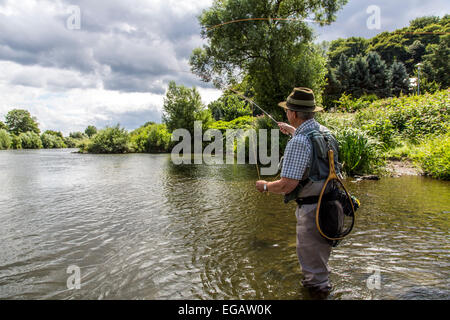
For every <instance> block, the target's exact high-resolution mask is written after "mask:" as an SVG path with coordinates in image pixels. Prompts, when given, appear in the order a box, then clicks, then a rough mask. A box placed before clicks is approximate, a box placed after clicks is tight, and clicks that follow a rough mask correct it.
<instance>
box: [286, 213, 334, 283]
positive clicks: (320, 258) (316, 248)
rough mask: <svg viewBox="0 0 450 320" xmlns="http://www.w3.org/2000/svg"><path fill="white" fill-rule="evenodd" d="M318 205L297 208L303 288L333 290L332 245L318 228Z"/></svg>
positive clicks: (299, 257)
mask: <svg viewBox="0 0 450 320" xmlns="http://www.w3.org/2000/svg"><path fill="white" fill-rule="evenodd" d="M316 207H317V204H308V205H302V206H301V207H299V206H297V210H296V211H295V216H296V217H297V256H298V260H299V262H300V266H301V268H302V272H303V276H304V279H303V281H302V284H303V286H305V287H307V288H314V289H320V290H329V289H331V284H330V281H329V278H328V276H329V274H330V268H329V267H328V259H329V258H330V254H331V245H330V244H329V243H328V242H327V240H325V239H324V238H323V237H322V236H321V235H320V233H319V230H317V227H316Z"/></svg>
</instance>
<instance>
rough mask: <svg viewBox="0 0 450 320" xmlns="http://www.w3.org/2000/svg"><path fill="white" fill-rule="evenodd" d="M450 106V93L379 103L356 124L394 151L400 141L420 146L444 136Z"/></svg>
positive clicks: (359, 116)
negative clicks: (421, 143) (424, 140)
mask: <svg viewBox="0 0 450 320" xmlns="http://www.w3.org/2000/svg"><path fill="white" fill-rule="evenodd" d="M449 106H450V99H449V94H448V91H447V90H443V91H439V92H437V93H435V94H426V95H423V96H409V97H400V98H393V99H385V100H378V101H375V102H374V103H372V104H371V106H370V107H368V108H366V109H364V110H361V111H360V112H358V114H357V116H356V124H357V125H360V126H361V128H363V129H365V130H367V131H368V132H369V134H370V135H372V136H374V137H377V138H379V139H380V140H381V141H382V142H384V143H385V144H386V145H387V146H388V147H394V146H396V143H395V142H396V140H398V138H403V139H406V140H409V141H412V142H418V141H420V139H422V138H425V137H427V136H429V135H434V134H444V133H445V132H446V131H447V130H446V127H445V126H446V124H447V123H448V121H449V114H450V112H449V111H450V109H449Z"/></svg>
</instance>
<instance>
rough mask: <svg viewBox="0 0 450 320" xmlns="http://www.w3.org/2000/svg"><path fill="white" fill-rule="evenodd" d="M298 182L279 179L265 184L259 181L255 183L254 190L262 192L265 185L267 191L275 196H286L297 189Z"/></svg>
mask: <svg viewBox="0 0 450 320" xmlns="http://www.w3.org/2000/svg"><path fill="white" fill-rule="evenodd" d="M298 183H299V181H298V180H294V179H290V178H281V179H280V180H277V181H274V182H267V181H264V180H260V181H257V182H256V188H257V189H258V191H259V192H264V184H267V190H266V191H269V192H272V193H276V194H287V193H290V192H292V191H294V189H295V188H296V187H297V185H298Z"/></svg>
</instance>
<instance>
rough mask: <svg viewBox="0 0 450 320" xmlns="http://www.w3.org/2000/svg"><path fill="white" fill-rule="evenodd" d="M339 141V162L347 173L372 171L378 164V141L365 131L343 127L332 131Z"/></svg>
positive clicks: (379, 160)
mask: <svg viewBox="0 0 450 320" xmlns="http://www.w3.org/2000/svg"><path fill="white" fill-rule="evenodd" d="M334 134H335V136H336V139H337V140H338V143H339V162H341V163H342V165H343V171H344V172H345V173H347V174H349V175H353V174H363V173H370V172H373V171H374V170H375V169H376V168H377V167H378V166H379V165H380V164H381V158H380V157H379V156H378V154H379V153H378V147H379V143H378V142H377V141H375V140H374V139H372V138H371V137H369V136H368V135H367V134H366V133H365V132H363V131H361V130H358V129H355V128H345V129H343V130H339V131H336V132H334Z"/></svg>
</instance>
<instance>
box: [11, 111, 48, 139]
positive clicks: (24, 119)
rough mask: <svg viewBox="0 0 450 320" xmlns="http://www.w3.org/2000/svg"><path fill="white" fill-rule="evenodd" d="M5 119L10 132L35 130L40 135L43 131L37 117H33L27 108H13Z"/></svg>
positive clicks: (17, 132) (16, 133)
mask: <svg viewBox="0 0 450 320" xmlns="http://www.w3.org/2000/svg"><path fill="white" fill-rule="evenodd" d="M5 119H6V121H5V122H6V125H7V126H8V129H9V132H11V133H13V134H15V135H18V134H20V133H24V132H28V131H31V132H34V133H36V134H38V135H39V134H40V133H41V132H40V130H39V127H38V123H37V120H36V118H34V117H32V116H31V114H30V112H28V111H27V110H22V109H14V110H11V111H9V112H8V114H7V115H6V117H5Z"/></svg>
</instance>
